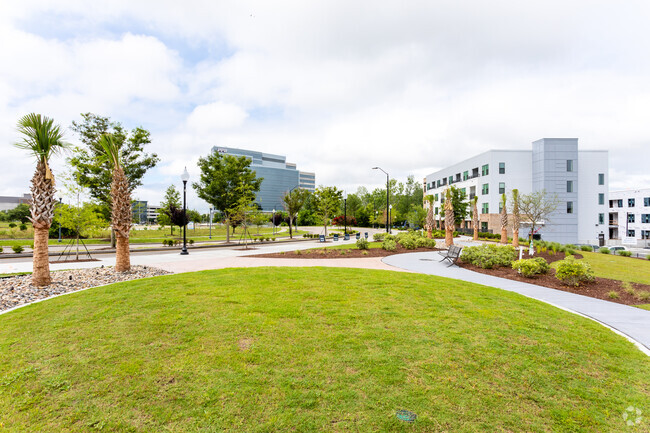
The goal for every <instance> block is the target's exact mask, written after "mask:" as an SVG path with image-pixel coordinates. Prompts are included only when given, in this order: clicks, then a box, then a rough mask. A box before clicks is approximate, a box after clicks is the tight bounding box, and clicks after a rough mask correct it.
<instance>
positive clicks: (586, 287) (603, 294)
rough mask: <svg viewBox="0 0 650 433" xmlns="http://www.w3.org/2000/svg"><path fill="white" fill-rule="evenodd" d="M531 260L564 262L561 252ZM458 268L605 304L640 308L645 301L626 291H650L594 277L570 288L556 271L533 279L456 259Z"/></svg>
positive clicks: (513, 272) (643, 287) (538, 255)
mask: <svg viewBox="0 0 650 433" xmlns="http://www.w3.org/2000/svg"><path fill="white" fill-rule="evenodd" d="M533 257H542V258H544V259H545V260H546V261H547V262H548V263H553V262H555V261H558V260H562V259H564V257H565V255H564V254H563V253H556V254H549V253H548V252H546V253H540V254H535V255H534V256H533ZM574 257H575V258H576V259H582V258H583V256H582V255H581V254H575V255H574ZM523 258H524V259H528V258H530V257H529V256H528V252H525V253H524V255H523ZM457 264H458V266H460V267H462V268H465V269H469V270H471V271H474V272H479V273H481V274H486V275H492V276H495V277H500V278H507V279H510V280H516V281H521V282H524V283H530V284H536V285H538V286H544V287H549V288H551V289H557V290H562V291H565V292H571V293H576V294H579V295H584V296H589V297H592V298H597V299H603V300H606V301H611V302H617V303H619V304H625V305H641V304H647V303H648V301H647V300H645V301H644V300H642V299H639V298H638V297H637V296H635V295H633V294H630V293H628V292H629V288H630V287H631V288H632V289H634V290H635V291H636V292H640V291H650V285H648V284H641V283H624V282H622V281H619V280H613V279H609V278H600V277H596V278H595V279H594V280H593V281H591V282H585V283H581V285H580V286H579V287H572V286H567V285H565V284H563V283H562V282H561V281H560V280H558V279H557V278H556V276H555V269H553V268H551V269H550V270H549V272H548V273H547V274H539V275H536V276H534V277H532V278H526V277H524V276H523V275H521V274H519V273H518V272H517V271H516V270H515V269H512V268H511V267H498V268H492V269H483V268H481V267H479V266H475V265H472V264H470V263H466V262H463V261H462V260H459V261H458V262H457ZM612 292H616V293H617V296H618V298H616V297H612V296H611V294H612Z"/></svg>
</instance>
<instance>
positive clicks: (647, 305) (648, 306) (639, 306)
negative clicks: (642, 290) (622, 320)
mask: <svg viewBox="0 0 650 433" xmlns="http://www.w3.org/2000/svg"><path fill="white" fill-rule="evenodd" d="M635 307H637V308H643V309H644V310H648V311H650V304H641V305H635Z"/></svg>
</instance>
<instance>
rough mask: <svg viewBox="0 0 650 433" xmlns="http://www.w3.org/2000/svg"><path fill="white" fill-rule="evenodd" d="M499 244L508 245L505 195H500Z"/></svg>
mask: <svg viewBox="0 0 650 433" xmlns="http://www.w3.org/2000/svg"><path fill="white" fill-rule="evenodd" d="M501 243H502V244H504V245H506V244H507V243H508V210H507V209H506V195H505V194H501Z"/></svg>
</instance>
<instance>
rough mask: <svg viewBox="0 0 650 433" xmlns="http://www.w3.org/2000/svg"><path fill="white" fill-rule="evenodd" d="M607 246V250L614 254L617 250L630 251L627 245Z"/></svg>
mask: <svg viewBox="0 0 650 433" xmlns="http://www.w3.org/2000/svg"><path fill="white" fill-rule="evenodd" d="M607 248H609V251H611V252H612V253H614V254H616V253H617V252H619V251H630V250H629V249H628V248H627V247H624V246H622V245H616V246H614V247H607Z"/></svg>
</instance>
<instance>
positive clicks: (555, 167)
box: [424, 138, 609, 244]
mask: <svg viewBox="0 0 650 433" xmlns="http://www.w3.org/2000/svg"><path fill="white" fill-rule="evenodd" d="M450 185H454V186H455V187H457V188H459V189H461V190H464V191H465V193H466V194H467V196H468V199H470V200H471V199H473V198H474V197H475V196H478V197H479V200H478V211H479V212H480V216H479V221H480V224H481V226H480V227H479V230H481V231H492V232H493V233H499V232H500V231H501V223H500V217H499V213H500V212H501V206H502V205H501V195H502V194H503V193H506V194H507V195H509V194H510V192H511V191H512V190H513V189H518V190H519V193H520V194H529V193H531V192H533V191H540V190H542V189H545V190H546V192H547V193H549V194H551V195H556V196H557V197H558V199H559V201H560V205H559V206H558V208H557V210H556V211H555V212H554V213H553V214H552V215H551V216H550V218H549V221H540V222H541V223H543V227H542V228H541V229H540V230H539V232H538V233H537V234H538V235H539V237H540V238H541V239H543V240H548V241H556V242H561V243H585V244H587V243H589V244H597V243H598V240H599V237H601V236H602V237H604V240H606V239H607V237H608V236H609V233H608V230H607V224H606V221H605V213H606V212H607V200H608V199H607V193H608V191H607V185H608V153H607V151H592V150H578V139H577V138H542V139H541V140H537V141H535V142H533V143H532V150H489V151H487V152H484V153H481V154H479V155H477V156H474V157H472V158H469V159H466V160H464V161H462V162H459V163H457V164H454V165H452V166H450V167H447V168H445V169H442V170H439V171H437V172H435V173H432V174H430V175H428V176H427V177H426V178H425V179H424V195H425V196H427V195H433V196H434V198H435V202H434V207H435V209H434V213H436V214H437V213H438V212H442V209H440V208H441V199H442V196H443V193H444V192H445V190H446V189H447V188H448V187H449V186H450ZM509 198H510V197H508V199H509ZM463 227H464V228H471V221H470V220H469V218H468V220H467V221H465V224H464V225H463ZM528 227H530V226H528ZM519 233H520V236H521V237H525V236H526V235H527V234H528V233H527V232H526V228H525V226H524V227H522V230H520V232H519ZM508 234H509V236H510V235H511V234H512V232H511V230H509V233H508Z"/></svg>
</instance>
